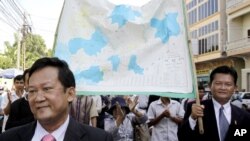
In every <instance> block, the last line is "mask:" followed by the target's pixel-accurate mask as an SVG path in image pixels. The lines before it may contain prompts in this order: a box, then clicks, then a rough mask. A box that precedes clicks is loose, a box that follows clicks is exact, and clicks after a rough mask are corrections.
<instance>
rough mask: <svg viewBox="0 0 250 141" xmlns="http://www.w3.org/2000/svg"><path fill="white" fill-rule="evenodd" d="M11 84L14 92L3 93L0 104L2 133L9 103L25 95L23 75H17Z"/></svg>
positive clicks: (8, 111) (8, 110)
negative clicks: (2, 115) (0, 109)
mask: <svg viewBox="0 0 250 141" xmlns="http://www.w3.org/2000/svg"><path fill="white" fill-rule="evenodd" d="M13 83H14V89H15V90H13V91H9V90H8V91H6V92H4V93H3V95H2V96H3V97H2V102H1V108H2V109H3V113H4V120H3V126H2V132H4V131H5V124H6V122H7V120H8V115H9V113H10V105H11V103H13V102H14V101H16V100H17V99H19V98H21V97H23V96H24V95H25V90H24V80H23V75H17V76H16V77H15V78H14V80H13Z"/></svg>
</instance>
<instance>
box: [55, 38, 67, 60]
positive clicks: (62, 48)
mask: <svg viewBox="0 0 250 141" xmlns="http://www.w3.org/2000/svg"><path fill="white" fill-rule="evenodd" d="M54 55H55V56H56V57H58V58H60V59H63V60H65V61H67V62H68V63H69V64H70V60H71V59H70V57H71V54H70V52H69V50H68V48H67V47H66V45H65V44H63V43H61V42H58V43H57V45H56V48H55V54H54Z"/></svg>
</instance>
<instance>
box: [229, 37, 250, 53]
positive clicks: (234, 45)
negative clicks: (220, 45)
mask: <svg viewBox="0 0 250 141" xmlns="http://www.w3.org/2000/svg"><path fill="white" fill-rule="evenodd" d="M244 48H250V37H248V38H242V39H239V40H235V41H232V42H229V43H227V46H226V51H232V50H236V49H244Z"/></svg>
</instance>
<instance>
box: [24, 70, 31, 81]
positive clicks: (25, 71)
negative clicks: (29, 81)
mask: <svg viewBox="0 0 250 141" xmlns="http://www.w3.org/2000/svg"><path fill="white" fill-rule="evenodd" d="M29 71H30V69H26V70H24V72H23V81H24V82H25V81H26V80H25V79H26V78H25V76H26V74H28V73H29Z"/></svg>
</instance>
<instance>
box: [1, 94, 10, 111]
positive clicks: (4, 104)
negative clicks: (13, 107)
mask: <svg viewBox="0 0 250 141" xmlns="http://www.w3.org/2000/svg"><path fill="white" fill-rule="evenodd" d="M8 102H9V100H8V96H7V92H4V93H3V94H2V102H1V109H4V108H5V107H6V106H7V104H8Z"/></svg>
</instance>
